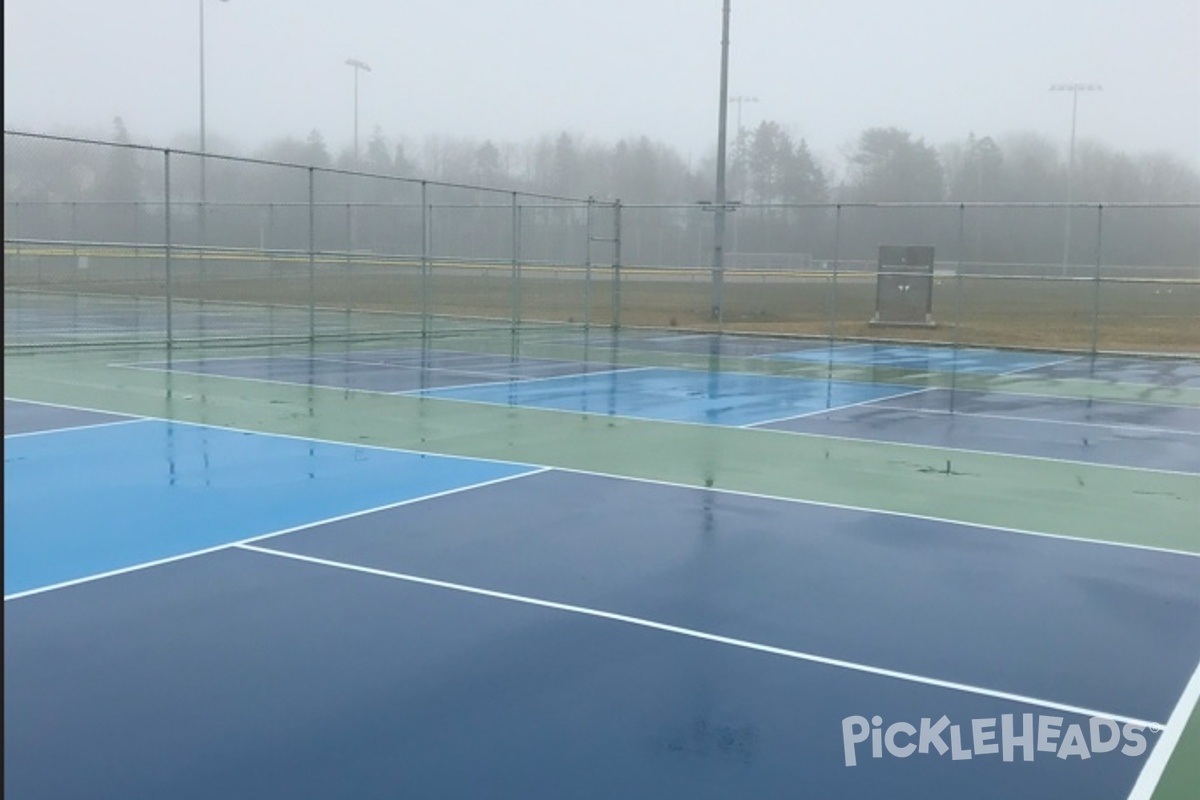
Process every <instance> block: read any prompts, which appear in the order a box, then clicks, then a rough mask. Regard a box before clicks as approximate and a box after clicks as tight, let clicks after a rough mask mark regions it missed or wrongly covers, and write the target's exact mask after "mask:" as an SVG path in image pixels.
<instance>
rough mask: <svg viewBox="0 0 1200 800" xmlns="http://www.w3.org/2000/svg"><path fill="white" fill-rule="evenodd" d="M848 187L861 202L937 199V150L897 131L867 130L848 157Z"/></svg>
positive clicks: (939, 189)
mask: <svg viewBox="0 0 1200 800" xmlns="http://www.w3.org/2000/svg"><path fill="white" fill-rule="evenodd" d="M850 166H851V173H852V176H851V177H852V185H853V187H854V189H855V194H856V195H857V197H858V198H859V199H861V200H876V201H929V200H941V199H942V197H943V188H942V166H941V163H940V161H939V160H938V154H937V151H936V150H935V149H934V148H932V147H930V146H929V145H927V144H925V140H924V139H914V138H913V136H912V134H910V133H909V132H908V131H904V130H901V129H899V128H869V129H867V130H865V131H863V132H862V134H861V135H860V136H859V138H858V147H857V149H856V151H855V152H854V153H853V154H852V155H851V157H850Z"/></svg>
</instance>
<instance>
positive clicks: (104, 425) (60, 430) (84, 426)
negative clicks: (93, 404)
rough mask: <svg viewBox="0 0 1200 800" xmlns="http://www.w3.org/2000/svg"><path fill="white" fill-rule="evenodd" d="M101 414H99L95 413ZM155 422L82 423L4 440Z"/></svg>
mask: <svg viewBox="0 0 1200 800" xmlns="http://www.w3.org/2000/svg"><path fill="white" fill-rule="evenodd" d="M97 413H101V412H97ZM154 421H155V420H152V419H149V418H147V417H139V418H136V419H116V420H112V421H110V422H92V423H83V424H80V425H68V426H67V427H65V428H45V429H43V430H39V431H21V432H20V433H6V434H4V438H5V439H22V438H25V437H28V436H45V435H47V434H51V433H67V432H68V431H86V430H91V429H92V428H111V427H113V426H115V425H130V424H132V423H135V422H154Z"/></svg>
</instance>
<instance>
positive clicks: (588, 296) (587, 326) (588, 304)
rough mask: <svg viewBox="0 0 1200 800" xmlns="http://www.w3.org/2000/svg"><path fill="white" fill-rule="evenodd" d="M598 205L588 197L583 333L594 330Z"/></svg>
mask: <svg viewBox="0 0 1200 800" xmlns="http://www.w3.org/2000/svg"><path fill="white" fill-rule="evenodd" d="M595 204H596V200H595V198H593V197H591V196H590V195H589V196H588V199H587V207H586V210H585V211H584V237H585V239H584V246H583V332H584V333H587V332H588V331H590V330H591V328H592V210H593V207H594V206H595Z"/></svg>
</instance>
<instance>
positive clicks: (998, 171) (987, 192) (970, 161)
mask: <svg viewBox="0 0 1200 800" xmlns="http://www.w3.org/2000/svg"><path fill="white" fill-rule="evenodd" d="M942 163H943V165H944V166H945V169H946V173H947V175H946V183H947V184H948V186H949V193H948V197H949V199H951V200H961V201H967V202H971V201H976V202H977V201H981V200H997V199H999V198H1000V196H1001V191H1002V189H1001V181H1002V179H1003V169H1004V155H1003V153H1002V152H1001V150H1000V146H999V145H998V144H996V141H995V140H994V139H993V138H992V137H990V136H984V137H983V138H982V139H979V138H976V137H975V134H974V133H971V134H970V135H969V136H968V137H967V140H966V142H964V143H963V144H962V145H959V146H955V145H951V146H948V147H946V148H944V150H943V156H942Z"/></svg>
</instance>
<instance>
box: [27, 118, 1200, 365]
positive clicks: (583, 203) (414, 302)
mask: <svg viewBox="0 0 1200 800" xmlns="http://www.w3.org/2000/svg"><path fill="white" fill-rule="evenodd" d="M4 168H5V203H4V229H5V235H4V239H5V241H4V289H5V345H6V347H13V346H34V345H37V346H44V345H55V344H60V345H79V344H97V343H103V344H112V343H120V342H138V343H154V344H159V343H171V344H174V343H208V342H222V343H228V342H261V341H276V340H284V341H289V340H316V339H331V338H332V339H342V338H345V339H355V338H357V339H362V338H382V337H391V336H402V335H413V336H431V335H439V334H443V333H452V332H456V331H465V330H480V329H484V330H487V329H502V330H510V331H512V330H518V329H523V328H528V327H531V326H542V325H559V326H604V327H629V326H644V327H650V328H664V329H684V330H702V331H713V330H721V331H727V332H739V333H764V334H778V335H802V336H820V337H830V338H834V339H873V340H921V341H932V342H942V343H949V344H957V345H962V346H974V345H979V346H1022V347H1037V348H1046V349H1052V350H1062V351H1091V352H1099V351H1105V352H1111V351H1133V352H1173V353H1197V352H1200V204H1197V203H1178V204H1154V205H1139V204H1105V205H1098V204H1090V205H1089V204H1073V205H1069V206H1068V205H1065V204H1045V203H1042V204H1038V203H1005V204H1000V203H994V204H986V203H976V204H899V203H892V204H798V205H754V206H751V205H734V206H730V207H728V208H727V209H726V211H725V215H726V235H725V242H724V247H723V259H722V261H723V267H722V268H721V269H720V270H714V269H713V267H712V265H713V263H714V245H715V242H714V241H713V231H714V228H715V226H714V224H713V223H714V220H713V215H714V209H713V207H712V206H711V205H707V204H702V203H695V204H689V205H629V204H621V203H620V202H598V201H593V200H590V199H583V198H563V197H552V196H546V195H539V194H534V193H527V192H514V191H506V190H499V189H493V188H486V187H474V186H463V185H452V184H447V183H438V182H431V181H418V180H412V179H405V178H399V177H392V176H382V175H369V174H362V173H356V172H351V171H346V170H335V169H322V168H316V167H310V166H302V165H295V164H281V163H272V162H264V161H259V160H254V159H244V158H232V157H225V156H213V155H209V156H206V157H201V155H200V154H198V153H194V152H183V151H171V150H163V149H157V148H148V147H140V146H133V145H121V144H114V143H105V142H94V141H85V140H78V139H69V138H63V137H53V136H43V135H37V134H25V133H12V132H6V133H5V155H4ZM882 245H922V246H928V247H932V248H933V249H934V253H935V256H934V265H933V271H932V275H931V280H930V284H929V286H930V291H931V295H932V296H931V298H930V301H931V308H932V311H931V314H930V315H929V318H928V319H923V320H921V321H920V322H919V323H918V324H912V325H892V324H880V323H879V313H878V312H879V305H880V303H881V302H883V301H884V300H886V299H887V298H886V296H885V293H884V288H885V284H886V283H887V280H888V279H889V278H891V277H895V276H894V275H893V274H892V273H890V272H889V271H888V270H887V269H884V270H883V271H882V272H881V271H880V265H879V254H880V247H881V246H882ZM873 321H874V324H873Z"/></svg>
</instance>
